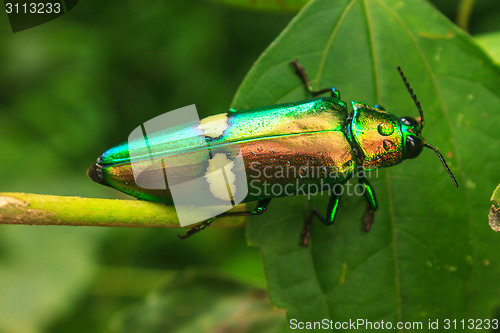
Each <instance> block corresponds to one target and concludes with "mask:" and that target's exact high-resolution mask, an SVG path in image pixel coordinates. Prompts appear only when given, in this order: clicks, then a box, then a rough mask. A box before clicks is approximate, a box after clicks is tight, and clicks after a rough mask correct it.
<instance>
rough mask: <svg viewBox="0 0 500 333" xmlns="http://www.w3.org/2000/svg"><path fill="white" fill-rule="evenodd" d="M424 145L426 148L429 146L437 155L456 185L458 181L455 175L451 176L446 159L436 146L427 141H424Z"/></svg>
mask: <svg viewBox="0 0 500 333" xmlns="http://www.w3.org/2000/svg"><path fill="white" fill-rule="evenodd" d="M424 146H426V147H427V148H430V149H432V150H434V151H435V152H436V154H437V155H438V156H439V159H440V160H441V163H443V166H444V168H445V169H446V171H448V174H449V175H450V177H451V179H453V182H454V183H455V186H456V187H458V183H457V180H456V179H455V176H453V173H452V172H451V170H450V168H448V164H446V161H445V160H444V157H443V155H441V153H440V152H439V150H438V149H437V148H434V147H433V146H431V145H430V144H427V143H424Z"/></svg>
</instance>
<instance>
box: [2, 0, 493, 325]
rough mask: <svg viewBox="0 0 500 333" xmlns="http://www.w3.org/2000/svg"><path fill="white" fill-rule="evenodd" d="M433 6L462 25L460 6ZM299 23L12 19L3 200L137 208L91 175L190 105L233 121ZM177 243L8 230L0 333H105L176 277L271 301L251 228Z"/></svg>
mask: <svg viewBox="0 0 500 333" xmlns="http://www.w3.org/2000/svg"><path fill="white" fill-rule="evenodd" d="M434 3H435V5H436V6H437V7H438V8H439V9H440V10H441V11H442V12H444V13H445V14H446V15H448V17H450V19H452V20H455V18H456V15H457V8H458V3H459V1H451V0H450V1H445V0H441V1H435V2H434ZM292 17H293V14H292V13H289V12H287V13H279V12H276V11H274V12H273V13H267V12H263V11H252V10H245V9H241V8H235V7H231V6H226V5H224V4H221V3H214V2H210V1H201V0H199V1H197V0H193V1H180V0H175V1H173V0H169V1H154V0H153V1H148V2H139V1H125V2H119V3H118V2H100V1H95V0H90V1H82V2H80V3H79V4H78V5H77V6H76V7H75V8H74V9H73V10H72V11H70V12H69V13H68V14H65V15H63V16H62V17H60V18H58V19H56V20H54V21H51V22H48V23H46V24H43V25H41V26H38V27H35V28H32V29H29V30H26V31H22V32H18V33H15V34H13V33H12V32H11V30H10V26H9V23H8V19H7V15H6V14H5V13H4V12H3V11H2V12H1V13H0V61H1V64H2V65H1V66H0V152H1V159H0V191H2V192H9V191H11V192H31V193H42V194H54V195H78V196H86V197H103V198H126V197H125V195H123V194H121V193H119V192H118V191H115V190H112V189H110V188H106V187H104V186H100V185H98V184H95V183H93V182H92V181H91V180H90V179H89V178H88V177H87V175H86V170H87V168H88V166H89V165H90V164H91V163H92V162H94V161H95V159H96V158H97V157H98V156H99V155H100V154H101V153H102V152H104V151H105V150H106V149H107V148H109V147H111V146H113V145H115V144H117V143H119V142H121V141H124V140H125V139H126V138H127V137H128V134H129V133H130V131H131V130H133V129H134V128H135V127H137V126H138V125H139V124H141V123H143V122H145V121H147V120H149V119H151V118H153V117H155V116H157V115H159V114H161V113H164V112H167V111H170V110H173V109H176V108H179V107H182V106H185V105H190V104H196V106H197V109H198V112H199V113H200V116H201V117H203V116H206V115H211V114H216V113H220V112H223V111H225V110H227V109H228V108H229V106H230V103H231V99H232V96H233V95H234V93H235V92H236V89H237V87H238V85H239V83H240V82H241V81H242V80H243V77H244V76H245V74H246V72H247V71H248V70H249V68H250V67H251V65H252V63H253V62H254V61H255V60H256V59H257V57H258V56H259V54H260V53H261V52H262V51H263V50H264V49H265V48H266V47H267V46H268V45H269V44H270V43H271V42H272V41H273V39H274V38H275V37H276V36H277V35H278V34H279V33H280V31H281V30H283V29H284V27H285V26H286V24H287V23H288V22H289V21H290V20H291V18H292ZM498 30H500V3H499V2H498V1H493V0H490V1H487V0H483V1H479V0H478V1H476V2H475V4H474V7H473V11H472V12H471V16H470V21H469V31H470V32H471V33H472V34H478V33H485V32H489V31H498ZM312 38H313V37H312ZM177 233H179V231H177V230H164V229H126V228H113V229H109V228H107V229H106V228H86V227H79V228H72V227H29V226H1V227H0V332H9V333H10V332H23V333H24V332H107V331H109V329H110V327H113V322H114V320H115V318H118V317H119V316H120V313H121V312H123V311H126V309H128V308H129V307H130V306H133V305H134V304H137V303H140V302H143V300H144V298H145V297H146V296H147V295H148V294H149V293H150V292H151V291H153V290H156V288H158V287H159V286H165V285H168V284H169V281H172V279H174V278H175V276H176V274H177V273H179V272H186V271H188V272H189V271H203V272H210V274H212V273H213V274H220V275H221V276H226V277H228V278H229V279H232V280H234V281H238V283H241V284H242V285H245V286H249V287H250V288H265V278H264V272H263V269H262V265H261V262H260V256H259V253H258V250H257V249H255V248H252V247H249V246H247V244H246V241H245V237H244V230H243V229H242V228H240V229H225V230H223V229H216V228H209V230H207V231H205V232H203V233H200V234H199V235H197V236H196V237H195V238H192V239H189V240H187V241H180V240H178V238H177ZM191 301H192V302H193V303H196V302H197V300H196V299H193V300H191ZM117 316H118V317H117ZM283 318H284V316H283Z"/></svg>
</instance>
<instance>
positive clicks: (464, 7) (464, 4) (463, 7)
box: [456, 0, 474, 31]
mask: <svg viewBox="0 0 500 333" xmlns="http://www.w3.org/2000/svg"><path fill="white" fill-rule="evenodd" d="M473 6H474V0H461V1H460V3H459V4H458V9H457V19H456V22H457V25H458V26H459V27H460V28H462V29H463V30H465V31H468V29H469V19H470V15H471V13H472V7H473Z"/></svg>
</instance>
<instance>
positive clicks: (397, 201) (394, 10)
mask: <svg viewBox="0 0 500 333" xmlns="http://www.w3.org/2000/svg"><path fill="white" fill-rule="evenodd" d="M293 59H298V61H299V63H300V64H301V65H302V66H304V67H305V68H306V69H307V71H308V73H309V76H310V78H311V81H312V85H313V87H314V88H325V87H329V86H332V85H333V86H334V87H335V88H337V89H338V90H339V91H340V92H341V96H342V98H343V99H344V100H346V101H351V100H356V101H361V102H364V103H367V104H371V105H373V104H381V105H383V106H385V107H386V109H387V110H388V111H389V112H392V113H395V114H397V115H399V116H404V115H410V116H413V117H417V116H418V111H417V109H416V107H415V105H414V103H413V101H412V100H411V98H410V96H409V95H408V92H407V91H406V88H405V86H404V84H403V83H402V81H401V78H400V77H399V74H398V72H397V71H396V66H398V65H400V66H401V67H402V68H403V70H405V73H406V75H407V77H408V80H409V81H410V83H411V85H412V87H413V89H414V91H415V92H416V94H417V95H418V97H419V100H420V102H421V104H422V107H423V109H424V113H425V128H424V130H423V135H424V136H425V138H426V142H428V143H430V144H432V145H434V146H436V147H438V148H439V149H440V151H441V153H442V154H443V155H444V157H445V158H446V159H447V162H448V164H449V166H450V168H451V170H452V171H453V172H454V174H455V176H456V177H457V180H458V182H459V184H460V188H459V189H456V188H455V187H454V186H453V183H452V181H451V180H450V177H449V176H448V174H447V173H446V171H445V170H444V168H443V167H442V165H441V163H440V161H439V159H438V158H437V157H436V155H435V154H434V152H432V151H431V150H429V149H425V150H424V151H423V152H422V154H421V155H420V156H419V157H418V158H416V159H414V160H411V161H405V162H403V163H402V164H400V165H398V166H394V167H391V168H385V169H380V170H378V174H373V175H372V176H371V183H372V185H373V186H374V188H375V191H376V194H377V196H378V202H379V209H378V211H377V213H376V216H375V224H374V225H373V226H372V230H371V231H370V232H369V233H365V232H363V231H362V230H361V218H362V216H363V212H364V210H365V207H366V203H365V201H364V200H363V198H362V197H358V196H354V195H344V197H343V198H342V201H341V207H340V208H339V211H338V215H337V219H336V222H335V225H334V226H331V227H325V226H323V225H321V223H318V222H317V221H314V224H313V227H312V235H311V240H310V245H309V247H307V248H302V247H300V246H299V245H298V243H299V237H300V230H301V228H302V224H303V221H304V216H305V215H306V214H307V213H308V212H309V211H310V210H311V208H312V207H318V208H319V209H320V210H322V211H323V210H324V209H325V208H326V202H327V200H328V198H327V194H326V193H324V194H323V196H316V197H314V198H313V199H312V200H311V202H308V201H307V198H305V197H294V198H289V199H276V200H273V202H272V203H271V205H270V206H269V209H268V213H266V214H264V215H263V216H259V217H255V218H254V219H252V220H251V221H250V223H249V226H248V229H247V233H248V241H249V243H250V244H252V245H255V246H258V247H259V248H260V250H261V252H262V257H263V261H264V266H265V270H266V275H267V279H268V286H269V295H270V298H271V300H272V302H273V303H274V304H275V305H276V306H278V307H280V308H285V309H288V318H289V319H292V318H295V319H297V320H302V321H313V320H316V321H318V320H322V319H323V318H329V319H332V320H334V321H348V320H349V319H352V320H356V319H358V318H360V319H361V318H362V319H366V320H370V321H372V322H374V321H380V320H384V321H390V322H392V323H394V324H395V323H396V322H397V321H403V320H404V321H419V322H422V323H423V324H424V325H426V324H427V322H428V319H429V318H430V319H440V322H441V323H442V320H443V319H445V318H458V319H461V318H490V317H491V316H492V313H493V311H494V307H495V306H499V305H500V304H499V303H500V297H499V296H500V285H499V284H498V283H497V279H498V276H499V275H500V262H499V260H500V259H499V257H498V256H497V255H496V254H497V253H499V251H500V242H499V239H498V235H496V234H495V233H492V232H491V230H489V228H485V227H484V212H485V211H486V209H487V208H488V205H487V203H488V198H489V195H490V187H491V184H492V183H496V182H497V181H498V178H497V171H498V170H497V168H498V165H499V163H500V155H499V154H498V147H499V144H500V140H499V137H498V129H497V124H498V123H499V122H500V114H499V111H500V90H499V89H498V88H499V87H500V73H499V70H498V67H496V66H495V65H494V64H493V63H492V62H491V61H490V59H489V58H488V57H487V56H486V55H485V54H484V53H483V51H482V50H481V49H480V48H479V47H478V46H477V45H476V44H475V43H474V42H473V40H472V39H471V37H470V36H468V35H466V34H465V33H464V32H463V31H462V30H460V29H458V28H457V27H456V26H454V25H453V24H452V23H451V22H449V21H448V19H446V18H445V17H443V16H442V15H441V14H440V13H439V12H437V11H436V10H435V9H434V8H433V7H431V6H430V5H429V4H427V3H426V2H425V1H420V0H411V1H399V0H339V1H328V0H317V1H313V2H311V3H309V4H308V5H307V6H306V7H305V8H304V9H303V10H302V12H301V13H299V15H298V16H297V17H296V18H295V19H294V20H293V21H292V22H291V23H290V25H289V26H288V27H287V28H286V30H285V31H284V32H283V33H282V34H281V35H280V36H279V37H278V38H277V39H276V41H275V42H274V43H272V44H271V46H270V47H269V48H268V49H267V50H266V51H265V52H264V53H263V55H262V56H261V57H260V59H258V61H257V62H256V63H255V65H254V67H253V68H252V69H251V71H250V72H249V74H248V75H247V77H246V78H245V80H244V82H243V84H242V85H241V87H240V88H239V90H238V93H237V95H236V97H235V99H234V101H233V106H234V107H235V108H236V109H245V108H250V107H255V106H261V105H269V104H275V103H281V102H290V101H297V100H303V99H306V98H308V96H307V93H306V92H305V89H304V88H303V86H302V85H301V82H300V80H299V79H298V78H297V77H296V76H295V75H294V73H293V70H292V67H291V66H290V65H289V63H290V61H292V60H293ZM352 184H355V181H354V182H353V183H352ZM352 184H351V187H350V188H351V192H352V189H353V187H352ZM347 189H348V188H347V187H346V192H347ZM495 236H496V238H495ZM424 327H426V326H424Z"/></svg>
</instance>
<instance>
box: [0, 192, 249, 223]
mask: <svg viewBox="0 0 500 333" xmlns="http://www.w3.org/2000/svg"><path fill="white" fill-rule="evenodd" d="M244 208H245V206H244V205H239V206H236V207H235V209H234V211H238V210H240V211H241V210H245V209H244ZM245 221H246V218H245V217H231V218H220V219H219V218H218V219H216V222H215V223H214V225H216V226H219V227H241V226H243V225H244V224H245ZM0 224H26V225H71V226H102V227H162V228H180V227H181V226H180V225H179V221H178V219H177V214H176V212H175V209H174V207H173V206H167V205H164V204H160V203H155V202H149V201H141V200H116V199H95V198H81V197H63V196H55V195H40V194H32V193H8V192H7V193H2V192H0ZM188 227H189V226H188Z"/></svg>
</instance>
